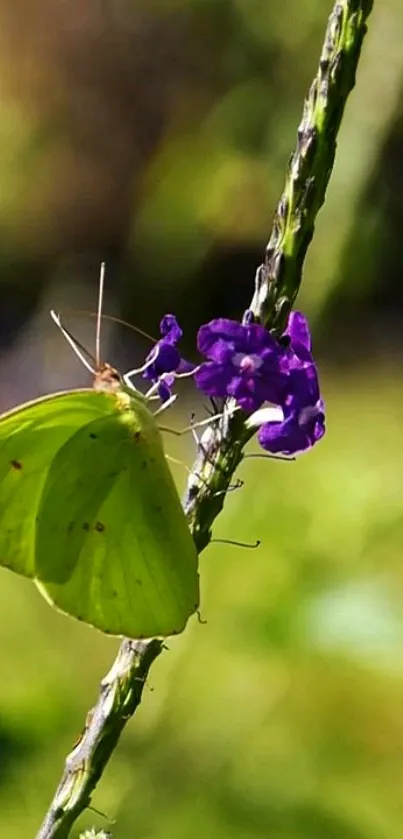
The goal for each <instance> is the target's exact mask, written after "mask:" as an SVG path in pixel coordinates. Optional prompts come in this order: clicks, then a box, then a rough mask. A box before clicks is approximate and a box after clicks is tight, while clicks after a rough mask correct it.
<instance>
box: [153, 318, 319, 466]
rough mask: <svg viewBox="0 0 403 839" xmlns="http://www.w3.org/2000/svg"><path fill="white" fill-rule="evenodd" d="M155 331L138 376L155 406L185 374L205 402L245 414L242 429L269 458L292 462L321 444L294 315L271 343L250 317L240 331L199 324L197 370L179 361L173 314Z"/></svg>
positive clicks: (304, 341) (308, 349)
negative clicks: (226, 402) (227, 401)
mask: <svg viewBox="0 0 403 839" xmlns="http://www.w3.org/2000/svg"><path fill="white" fill-rule="evenodd" d="M160 330H161V336H162V337H161V339H160V340H159V341H158V342H157V344H156V346H155V347H154V349H153V350H152V351H151V353H150V354H149V356H148V358H147V361H146V365H145V369H144V373H143V376H144V377H145V378H147V379H148V380H150V381H151V382H153V383H154V384H155V387H156V388H157V389H158V393H159V395H160V398H161V399H162V400H163V401H166V400H167V399H169V398H170V396H171V387H172V384H173V382H174V379H175V377H176V376H177V375H178V374H179V375H181V374H183V373H185V374H192V375H193V376H194V380H195V382H196V385H197V387H198V388H199V389H200V390H201V391H203V393H205V394H207V396H210V397H222V398H226V397H233V398H234V400H235V402H236V403H237V405H238V406H239V408H241V409H242V410H243V411H245V412H246V413H247V414H249V416H248V418H247V420H246V425H247V427H248V428H257V429H258V435H257V436H258V440H259V443H260V445H261V446H262V447H263V448H264V449H265V450H266V451H268V452H271V453H272V454H285V455H295V454H298V453H300V452H304V451H306V450H307V449H309V448H311V447H312V446H313V445H314V444H315V443H316V442H317V441H318V440H320V438H321V437H323V435H324V433H325V414H324V404H323V400H322V399H321V396H320V392H319V382H318V374H317V369H316V365H315V362H314V360H313V357H312V346H311V335H310V331H309V326H308V322H307V320H306V318H305V317H304V315H303V314H302V313H301V312H291V314H290V316H289V319H288V324H287V328H286V330H285V332H284V334H283V335H282V336H281V337H280V339H279V340H277V339H276V338H275V337H274V336H273V335H272V334H271V333H270V332H269V331H268V330H267V329H265V328H264V327H263V326H261V325H260V324H257V323H254V322H253V318H252V316H251V315H250V316H246V317H245V319H244V323H242V324H241V323H238V322H237V321H233V320H230V319H228V318H218V319H216V320H212V321H210V323H207V324H204V325H203V326H201V327H200V329H199V332H198V337H197V344H198V349H199V351H200V353H201V354H202V355H203V356H204V357H205V359H206V360H205V361H204V362H203V363H202V364H200V365H199V366H198V367H193V366H192V365H190V364H189V363H188V362H186V361H184V360H183V359H182V358H181V356H180V353H179V350H178V348H177V343H178V341H179V340H180V338H181V337H182V330H181V329H180V327H179V326H178V323H177V321H176V318H175V317H174V315H166V316H165V317H164V318H163V320H162V321H161V325H160Z"/></svg>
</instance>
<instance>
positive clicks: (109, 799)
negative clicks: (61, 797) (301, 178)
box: [0, 0, 403, 839]
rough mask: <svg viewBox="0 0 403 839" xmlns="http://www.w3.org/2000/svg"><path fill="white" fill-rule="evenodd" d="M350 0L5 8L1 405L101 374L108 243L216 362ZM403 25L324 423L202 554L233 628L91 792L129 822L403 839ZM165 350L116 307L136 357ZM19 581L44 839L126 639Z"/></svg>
mask: <svg viewBox="0 0 403 839" xmlns="http://www.w3.org/2000/svg"><path fill="white" fill-rule="evenodd" d="M331 5H332V4H331V2H330V0H326V1H325V0H285V2H283V3H276V2H274V0H271V2H270V1H269V0H266V2H262V0H143V1H142V2H140V0H86V2H85V3H83V2H82V0H69V2H68V3H67V2H57V3H55V2H54V0H35V2H34V0H13V2H11V0H0V71H1V73H0V80H1V84H0V295H1V306H0V351H1V364H0V404H1V407H2V408H3V409H4V408H6V407H8V406H11V405H13V404H16V403H18V402H20V401H21V400H23V399H26V398H29V397H33V396H37V395H39V394H40V393H43V392H46V391H52V390H55V389H57V388H63V387H69V386H73V385H79V384H82V383H83V382H85V381H86V376H85V371H84V372H83V371H82V370H81V369H80V367H79V365H78V363H77V360H76V359H75V358H74V357H73V356H72V353H71V351H70V350H69V348H68V347H67V346H66V345H65V343H64V342H63V340H62V338H61V336H60V335H59V334H58V333H57V330H56V329H55V327H54V326H53V324H52V323H51V322H50V320H49V317H48V314H47V311H48V309H49V308H50V307H51V306H53V307H55V308H61V309H62V310H63V311H65V312H67V309H68V308H69V307H70V308H71V307H73V308H75V309H87V310H88V309H89V310H93V309H94V306H95V299H96V285H97V276H98V272H99V263H100V261H101V259H106V260H107V266H108V288H107V300H106V311H107V312H109V313H110V314H115V315H119V316H121V317H124V318H125V319H127V320H130V321H131V322H132V323H134V324H136V325H137V326H139V327H141V328H143V329H146V330H149V331H151V333H152V334H154V335H155V334H156V332H157V330H158V321H159V318H160V317H161V315H162V314H163V313H164V312H166V311H175V312H176V313H177V314H178V316H179V318H180V320H181V322H182V325H183V326H184V328H185V332H186V336H187V338H186V340H185V348H186V351H187V354H188V356H189V357H191V356H192V353H194V349H193V346H194V336H195V332H196V329H197V326H198V324H200V323H201V322H203V321H205V320H206V319H208V318H210V317H213V316H218V315H230V314H232V315H238V314H239V312H240V311H241V310H242V308H244V307H245V305H247V303H248V300H249V299H250V296H251V291H252V285H253V277H254V272H255V269H256V267H257V265H258V264H259V262H260V261H261V258H262V250H263V247H264V244H265V243H266V241H267V239H268V235H269V232H270V219H271V215H272V213H273V209H274V207H275V204H276V201H277V199H278V197H279V194H280V191H281V188H282V184H283V179H284V172H285V167H286V163H287V160H288V157H289V155H290V152H291V150H292V148H293V144H294V138H295V135H296V127H297V124H298V121H299V119H300V115H301V111H302V101H303V96H304V93H305V92H306V90H307V88H308V85H309V84H310V81H311V78H312V76H313V74H314V72H315V70H316V64H317V59H318V55H319V51H320V46H321V42H322V38H323V33H324V27H325V23H326V20H327V16H328V14H329V12H330V10H331ZM402 43H403V5H402V3H401V0H375V9H374V12H373V15H372V17H371V19H370V32H369V35H368V37H367V40H366V42H365V49H364V53H363V56H362V61H361V64H360V69H359V73H358V83H357V88H356V90H355V91H354V93H353V95H352V96H351V99H350V101H349V105H348V108H347V112H346V116H345V120H344V122H343V127H342V131H341V135H340V142H339V149H338V155H337V160H336V168H335V171H334V174H333V178H332V181H331V185H330V189H329V193H328V200H327V202H326V206H325V208H324V209H323V210H322V212H321V215H320V219H319V222H318V225H317V231H316V236H315V239H314V243H313V245H312V247H311V249H310V252H309V257H308V260H307V264H306V267H305V276H304V284H303V288H302V292H301V295H300V298H299V305H300V306H301V307H302V308H303V309H304V310H305V311H306V312H307V313H309V315H310V317H311V319H312V323H313V326H314V334H315V347H316V355H317V358H318V361H319V364H320V370H321V376H322V382H323V391H324V396H325V399H326V403H327V412H328V433H327V436H326V438H325V439H324V441H323V442H321V443H320V445H318V446H317V448H316V449H315V450H314V451H313V452H312V453H310V454H309V455H308V456H306V457H303V458H301V459H300V460H299V461H298V462H296V463H281V462H277V463H276V462H273V461H264V460H260V461H251V460H249V461H248V460H247V461H245V462H244V464H243V465H242V467H241V469H240V473H239V475H240V477H241V478H242V479H243V480H244V481H245V485H244V488H243V489H242V490H240V491H238V492H236V493H232V494H231V495H230V496H229V497H228V499H227V502H226V505H225V511H224V513H223V515H222V516H221V517H220V518H219V520H218V521H217V523H216V525H215V529H214V533H215V535H216V536H221V537H224V538H225V537H227V538H232V539H240V540H248V539H250V540H254V539H256V538H260V539H262V542H263V544H262V546H261V547H260V549H259V550H256V551H247V550H241V549H239V548H238V549H237V548H230V547H226V546H223V545H218V544H217V545H212V546H211V547H209V548H208V550H206V552H205V553H204V554H203V556H202V558H201V579H202V587H203V599H202V612H203V618H204V619H205V620H206V621H207V623H206V624H203V625H200V624H198V623H197V621H196V619H193V620H192V621H191V622H190V624H189V627H188V629H187V631H186V633H185V634H184V635H183V637H181V638H178V639H176V640H175V641H173V642H172V643H170V644H169V647H170V649H169V652H166V653H164V655H163V656H162V657H161V658H160V659H159V660H158V661H157V662H156V664H155V666H154V668H153V670H152V673H151V677H150V680H149V683H148V686H147V688H146V690H145V697H144V702H143V705H142V707H141V709H140V712H139V714H138V716H137V717H136V720H135V722H133V723H131V724H130V725H129V727H128V729H127V731H126V733H125V735H124V737H123V739H122V742H121V744H120V747H119V750H118V751H117V753H116V755H115V756H114V758H113V761H112V763H111V765H110V767H109V769H108V771H107V773H106V776H105V778H104V779H103V781H102V783H101V784H100V786H99V788H98V790H97V792H96V795H95V797H94V802H93V803H94V807H96V808H98V809H99V810H102V811H103V812H105V813H106V814H107V815H108V816H110V818H111V819H115V818H116V824H114V825H113V826H112V828H111V830H112V833H113V837H114V839H189V837H192V839H193V837H194V839H202V837H203V839H204V837H206V836H208V837H209V839H230V837H231V839H249V837H262V839H263V837H270V839H279V837H281V839H325V837H326V839H401V836H402V827H401V825H402V821H403V796H402V788H403V714H402V707H403V617H402V611H403V609H402V604H403V557H402V553H403V551H402V547H403V445H402V437H403V380H402V349H403V343H402V318H403V291H402V289H403V284H402V281H401V277H402V264H403V235H402V231H403V198H402V195H403V189H402V187H403V174H402V173H403V166H402V159H403V111H402V103H403V49H402ZM66 319H67V320H68V323H69V325H70V326H71V328H73V329H74V332H75V334H77V335H78V336H79V337H80V338H81V339H82V340H83V341H85V342H86V344H87V345H88V346H89V347H91V346H93V331H94V327H93V321H92V320H91V318H88V317H87V318H85V317H78V316H77V315H69V316H68V317H67V314H66ZM186 341H187V343H186ZM148 348H149V346H148V345H147V344H146V343H145V342H143V341H141V340H140V339H138V337H137V336H136V335H134V334H132V333H130V332H128V330H126V329H125V328H124V327H120V326H115V327H112V325H111V324H110V323H107V324H105V329H104V353H105V356H106V357H107V358H108V360H110V361H111V362H112V363H114V364H117V365H118V366H120V367H121V368H122V369H125V368H126V369H127V368H128V367H132V366H134V365H135V364H136V363H137V361H139V360H141V358H142V357H144V354H145V352H146V351H147V350H148ZM182 396H183V398H182V401H181V405H180V406H179V407H178V408H176V407H175V409H174V410H173V412H172V415H171V416H172V424H176V425H177V426H178V427H179V426H180V425H183V422H184V420H185V421H187V417H188V416H189V413H190V411H191V410H192V409H193V408H194V407H195V402H194V395H193V394H192V393H190V392H187V391H186V390H184V391H183V393H182ZM196 407H197V408H199V410H200V411H202V406H201V405H198V404H196ZM168 450H169V451H172V453H173V454H174V455H176V456H178V455H179V456H180V457H181V458H182V459H183V460H185V461H186V462H189V463H190V462H191V460H192V457H193V454H194V450H193V444H192V441H191V440H187V441H185V442H183V443H182V444H181V446H179V447H174V446H172V445H171V441H169V449H168ZM177 477H178V481H179V482H180V484H181V486H183V484H184V473H183V471H182V472H181V471H180V470H178V471H177ZM246 511H247V513H248V515H247V516H246ZM0 583H1V588H0V615H1V619H0V674H1V676H0V813H1V833H2V836H4V837H7V839H28V837H33V836H34V835H35V833H36V830H37V829H38V827H39V824H40V822H41V819H42V816H43V814H44V812H45V809H46V807H47V805H48V803H49V800H50V797H51V795H52V793H53V790H54V787H55V785H56V783H57V781H58V779H59V776H60V773H61V768H62V764H63V760H64V756H65V755H66V753H67V752H68V751H69V750H70V749H71V747H72V746H73V744H74V742H75V740H76V738H77V737H78V735H79V733H80V731H81V729H82V726H83V723H84V719H85V715H86V712H87V710H88V708H89V707H90V706H91V705H92V704H93V703H94V701H95V698H96V695H97V690H98V684H99V681H100V679H101V678H102V676H103V675H104V674H105V672H106V671H107V669H108V668H109V667H110V665H111V663H112V661H113V658H114V654H115V651H116V648H117V642H116V641H113V640H111V639H107V638H105V637H103V636H102V635H101V634H100V633H97V632H95V631H93V630H91V629H89V628H85V627H82V626H80V625H78V624H75V623H74V622H73V621H71V620H69V619H68V618H65V617H63V616H61V615H58V614H56V613H54V612H53V611H52V610H51V609H50V608H49V607H48V606H47V604H46V603H45V602H43V601H42V599H41V598H40V596H39V595H38V594H37V593H36V592H35V591H34V590H33V586H32V584H31V583H30V582H29V581H25V580H20V579H18V578H17V577H15V576H13V575H12V574H10V573H8V572H6V571H1V572H0ZM92 824H94V825H98V826H100V827H101V826H102V827H105V828H107V827H108V822H105V820H104V819H102V818H101V817H99V816H97V815H96V814H94V813H91V812H87V813H85V814H84V816H83V817H82V819H81V821H80V828H81V829H84V827H89V826H90V825H92ZM78 834H79V827H78V826H77V829H76V831H75V832H73V835H74V837H77V836H78Z"/></svg>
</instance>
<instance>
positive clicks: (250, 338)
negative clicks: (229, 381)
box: [197, 318, 281, 362]
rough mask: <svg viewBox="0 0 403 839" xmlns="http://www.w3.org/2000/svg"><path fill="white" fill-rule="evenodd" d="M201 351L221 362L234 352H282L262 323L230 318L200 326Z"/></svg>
mask: <svg viewBox="0 0 403 839" xmlns="http://www.w3.org/2000/svg"><path fill="white" fill-rule="evenodd" d="M197 346H198V348H199V351H200V352H201V353H202V354H203V355H205V356H206V357H207V358H209V359H210V360H212V361H218V362H221V361H223V360H227V358H228V357H229V356H230V355H231V354H234V353H245V354H246V355H247V354H259V353H261V352H262V350H264V349H270V350H271V351H272V352H273V353H275V354H278V353H279V352H281V350H280V348H279V345H278V343H277V341H275V340H274V338H273V337H272V336H271V335H270V333H269V332H268V331H267V329H265V328H264V326H260V324H256V323H252V324H250V325H249V326H245V325H243V324H241V323H238V321H235V320H230V319H229V318H217V320H212V321H210V323H206V324H204V325H203V326H201V327H200V329H199V332H198V335H197Z"/></svg>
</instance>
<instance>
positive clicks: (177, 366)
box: [143, 315, 194, 402]
mask: <svg viewBox="0 0 403 839" xmlns="http://www.w3.org/2000/svg"><path fill="white" fill-rule="evenodd" d="M160 333H161V336H162V337H161V338H160V340H159V341H157V343H156V344H155V346H154V347H153V349H152V350H151V352H149V354H148V356H147V358H146V361H145V366H144V371H143V378H144V379H148V380H149V381H150V382H153V383H154V384H157V383H158V387H157V391H158V395H159V397H160V399H161V401H162V402H166V401H167V400H168V399H169V398H170V397H171V388H172V385H173V383H174V381H175V374H176V373H188V372H191V371H192V370H193V369H194V368H193V365H192V364H189V362H187V361H185V360H184V359H182V358H181V355H180V352H179V350H178V349H177V346H176V345H177V343H178V341H180V339H181V338H182V335H183V332H182V329H181V328H180V326H179V324H178V321H177V320H176V317H175V315H164V317H163V318H162V321H161V323H160Z"/></svg>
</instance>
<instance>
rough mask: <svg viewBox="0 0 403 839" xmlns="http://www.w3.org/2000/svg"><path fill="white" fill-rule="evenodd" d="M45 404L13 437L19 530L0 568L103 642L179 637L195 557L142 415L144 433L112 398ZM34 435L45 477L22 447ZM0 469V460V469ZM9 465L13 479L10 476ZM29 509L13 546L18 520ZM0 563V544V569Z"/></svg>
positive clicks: (151, 426)
mask: <svg viewBox="0 0 403 839" xmlns="http://www.w3.org/2000/svg"><path fill="white" fill-rule="evenodd" d="M56 401H57V404H56ZM44 402H45V400H44V401H43V402H42V403H41V405H42V408H45V413H43V410H42V412H41V411H39V414H40V416H39V417H38V410H37V405H34V406H33V407H32V406H31V408H30V409H29V410H28V418H29V419H31V420H33V426H32V424H31V425H30V426H29V427H27V428H26V429H25V431H22V432H20V434H19V435H18V434H17V436H19V438H20V442H21V446H18V447H17V448H13V450H12V451H13V453H12V456H11V455H10V453H9V452H8V453H7V457H8V463H9V475H10V474H11V479H12V480H14V483H15V484H18V479H20V486H24V493H23V494H22V495H20V494H19V493H14V496H13V499H14V500H13V503H12V505H11V506H12V507H15V510H14V517H13V521H14V525H15V527H17V525H18V529H17V531H14V542H15V546H14V552H13V553H12V554H11V553H10V548H9V549H8V554H7V557H8V560H9V561H7V562H3V563H2V564H6V565H8V566H9V567H12V568H13V570H18V571H19V572H20V573H25V574H28V575H29V576H34V577H35V579H36V581H37V582H38V585H39V588H40V590H41V591H42V593H43V594H44V595H45V596H46V597H47V599H49V600H50V601H51V602H52V603H54V604H55V605H56V606H57V607H58V608H59V609H61V610H62V611H65V612H67V613H69V614H71V615H73V616H74V617H77V618H80V619H82V620H84V621H86V622H87V623H90V624H92V625H94V626H97V627H98V628H100V629H102V630H103V631H105V632H109V633H112V634H116V635H121V634H124V635H128V636H129V637H133V638H140V637H152V636H155V635H162V636H164V635H170V634H173V633H176V632H180V631H181V630H182V629H183V628H184V626H185V625H186V622H187V619H188V617H189V616H190V615H191V614H192V613H193V612H194V611H195V609H196V608H197V605H198V597H199V595H198V574H197V555H196V550H195V546H194V543H193V540H192V537H191V534H190V531H189V528H188V525H187V522H186V519H185V516H184V513H183V510H182V508H181V505H180V501H179V498H178V494H177V491H176V488H175V486H174V483H173V480H172V477H171V473H170V471H169V468H168V466H167V464H166V461H165V457H164V454H163V449H162V443H161V439H160V435H159V432H158V429H157V428H156V427H155V423H154V420H153V419H152V418H151V421H150V417H151V414H150V413H149V411H148V410H147V409H145V410H146V417H147V422H146V423H143V422H142V416H143V413H144V409H143V407H141V409H140V408H139V411H137V410H136V405H135V403H134V410H133V407H132V408H131V409H130V411H125V412H123V413H122V412H121V411H119V410H117V408H116V398H115V396H113V395H111V394H105V393H95V392H93V391H88V392H85V394H84V393H83V392H73V393H69V394H63V395H62V396H59V397H53V399H52V400H47V401H46V406H45V405H44ZM132 403H133V400H132ZM38 404H39V403H38ZM32 410H34V413H35V417H33V416H32V415H31V412H32ZM17 413H18V412H17ZM49 413H51V414H52V417H53V420H54V422H53V425H52V424H50V423H49V418H50V417H49ZM45 417H46V419H45ZM21 418H22V417H21ZM26 418H27V414H26ZM67 425H68V431H67V432H66V426H67ZM55 427H56V428H57V433H56V432H55V431H54V428H55ZM28 428H29V434H27V431H28ZM50 428H53V432H52V433H53V436H54V438H55V440H54V441H53V442H52V444H51V443H50V440H49V429H50ZM62 429H63V431H62ZM45 430H46V433H45V434H44V431H45ZM33 431H35V435H38V440H39V438H40V441H41V442H40V444H39V449H41V448H43V447H44V446H45V443H46V446H45V447H46V452H47V455H46V457H45V458H44V460H45V461H46V464H45V468H44V462H43V461H42V462H40V463H39V464H38V447H33V445H32V443H31V444H30V445H29V446H28V443H27V441H28V437H29V438H32V436H33V434H32V432H33ZM0 432H1V422H0ZM35 435H34V436H35ZM50 436H52V435H50ZM28 453H29V455H28ZM34 455H35V456H34ZM1 460H2V457H1V450H0V468H1ZM11 460H15V461H16V462H17V460H18V462H19V463H20V464H21V468H20V469H18V468H17V469H16V468H15V467H14V466H11V467H10V461H11ZM38 466H39V469H38ZM28 484H29V486H28ZM1 487H2V484H1V483H0V526H1V511H4V507H3V499H2V497H1ZM33 488H34V489H35V491H33ZM17 497H19V498H24V503H23V505H22V507H21V505H19V504H17V502H16V498H17ZM29 499H31V501H30V500H29ZM30 504H31V506H30ZM28 510H30V514H29V516H28V518H29V519H30V525H29V528H28V531H27V534H25V536H24V539H22V538H21V537H22V533H21V524H20V521H19V520H20V517H21V515H24V513H25V514H27V512H28ZM18 544H20V549H19V550H18V548H17V547H16V546H18ZM27 548H28V555H29V557H30V560H29V563H28V562H27V560H26V559H24V556H23V552H24V550H26V549H27ZM1 553H2V545H1V540H0V560H1ZM10 556H12V561H10Z"/></svg>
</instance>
